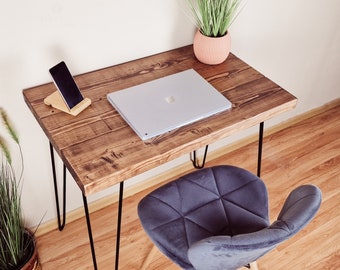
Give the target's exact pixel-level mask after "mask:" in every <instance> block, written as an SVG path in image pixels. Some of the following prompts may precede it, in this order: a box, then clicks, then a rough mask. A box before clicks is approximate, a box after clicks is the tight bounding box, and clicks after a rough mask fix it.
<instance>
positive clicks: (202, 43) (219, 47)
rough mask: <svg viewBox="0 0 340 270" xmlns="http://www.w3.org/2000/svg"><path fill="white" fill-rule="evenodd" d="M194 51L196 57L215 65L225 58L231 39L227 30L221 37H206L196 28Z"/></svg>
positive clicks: (205, 62)
mask: <svg viewBox="0 0 340 270" xmlns="http://www.w3.org/2000/svg"><path fill="white" fill-rule="evenodd" d="M193 45H194V53H195V56H196V58H197V59H198V60H199V61H200V62H202V63H204V64H209V65H217V64H220V63H222V62H223V61H224V60H226V59H227V57H228V55H229V52H230V48H231V40H230V34H229V32H228V33H227V34H226V35H225V36H223V37H207V36H205V35H203V34H202V33H201V32H200V31H199V30H197V32H196V34H195V37H194V43H193Z"/></svg>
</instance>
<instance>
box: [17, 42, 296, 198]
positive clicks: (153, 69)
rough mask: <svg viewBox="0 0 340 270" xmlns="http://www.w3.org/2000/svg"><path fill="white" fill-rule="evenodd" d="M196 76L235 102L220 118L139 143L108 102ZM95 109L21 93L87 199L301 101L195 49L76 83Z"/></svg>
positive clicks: (242, 66) (36, 92) (41, 91)
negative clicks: (65, 108)
mask: <svg viewBox="0 0 340 270" xmlns="http://www.w3.org/2000/svg"><path fill="white" fill-rule="evenodd" d="M190 68H193V69H195V70H196V71H197V72H198V73H199V74H200V75H201V76H203V77H204V78H205V79H206V80H207V81H208V82H209V83H211V84H212V85H213V86H214V87H215V88H216V89H217V90H219V91H220V92H221V93H222V94H223V95H224V96H225V97H226V98H228V99H229V100H230V101H231V102H232V108H231V109H229V110H227V111H224V112H222V113H219V114H217V115H214V116H211V117H208V118H206V119H203V120H200V121H198V122H195V123H193V124H190V125H187V126H184V127H181V128H178V129H176V130H173V131H171V132H168V133H166V134H163V135H160V136H157V137H154V138H152V139H149V140H147V141H142V140H141V139H140V138H139V137H138V136H137V134H135V133H134V131H133V130H132V129H131V128H130V127H129V125H128V124H127V123H126V122H125V121H124V120H123V119H122V118H121V116H120V115H119V114H118V112H117V111H116V110H115V109H114V108H113V107H112V106H111V104H110V103H109V102H108V101H107V99H106V94H108V93H110V92H113V91H117V90H121V89H124V88H127V87H131V86H134V85H137V84H141V83H144V82H147V81H151V80H154V79H157V78H161V77H164V76H167V75H170V74H173V73H176V72H180V71H184V70H187V69H190ZM75 80H76V83H77V85H78V87H79V88H80V90H81V92H82V93H83V95H84V96H85V97H88V98H90V99H91V100H92V104H91V105H90V107H88V108H87V109H85V110H84V111H83V112H81V113H80V114H79V115H77V116H71V115H68V114H66V113H64V112H61V111H58V110H57V109H54V108H52V107H49V106H47V105H45V104H44V98H45V97H46V96H48V95H50V94H51V93H53V92H54V91H56V88H55V86H54V84H53V83H52V82H51V83H48V84H44V85H40V86H36V87H32V88H29V89H25V90H24V91H23V95H24V99H25V102H26V103H27V105H28V107H29V108H30V110H31V112H32V113H33V115H34V117H35V118H36V120H37V121H38V123H39V124H40V126H41V128H42V129H43V131H44V132H45V134H46V136H47V137H48V139H49V141H50V142H51V143H52V145H53V147H54V149H55V150H56V151H57V152H58V154H59V155H60V157H61V159H62V160H63V162H64V164H65V165H66V167H67V168H68V170H69V171H70V173H71V174H72V176H73V177H74V179H75V181H76V182H77V184H78V186H79V187H80V189H81V190H82V192H83V193H84V195H86V196H87V195H90V194H93V193H96V192H98V191H101V190H104V189H106V188H108V187H110V186H112V185H115V184H117V183H119V182H121V181H124V180H127V179H129V178H131V177H132V176H135V175H138V174H140V173H142V172H145V171H147V170H150V169H152V168H154V167H157V166H159V165H160V164H163V163H165V162H168V161H170V160H172V159H175V158H177V157H179V156H182V155H184V154H188V153H190V152H192V151H194V150H195V149H199V148H201V147H203V146H205V145H207V144H211V143H213V142H215V141H218V140H220V139H222V138H224V137H227V136H229V135H231V134H233V133H235V132H239V131H241V130H243V129H246V128H248V127H251V126H254V125H257V124H259V123H261V122H264V121H266V120H268V119H270V118H272V117H274V116H276V115H279V114H281V113H283V112H285V111H288V110H291V109H293V108H294V107H295V106H296V103H297V99H296V97H294V96H293V95H291V94H290V93H289V92H287V91H286V90H284V89H282V88H281V87H280V86H278V85H277V84H275V83H274V82H272V81H271V80H270V79H268V78H266V77H265V76H264V75H262V74H261V73H259V72H258V71H256V70H255V69H254V68H252V67H251V66H249V65H248V64H246V63H245V62H243V61H242V60H240V59H239V58H237V57H236V56H235V55H233V54H230V55H229V56H228V59H227V60H226V61H225V62H224V63H222V64H220V65H215V66H213V65H205V64H202V63H200V62H199V61H197V60H196V58H195V56H194V55H193V50H192V46H191V45H189V46H185V47H182V48H178V49H174V50H171V51H167V52H164V53H160V54H156V55H153V56H149V57H145V58H142V59H138V60H134V61H131V62H127V63H123V64H119V65H115V66H111V67H107V68H104V69H101V70H97V71H92V72H89V73H85V74H81V75H78V76H75Z"/></svg>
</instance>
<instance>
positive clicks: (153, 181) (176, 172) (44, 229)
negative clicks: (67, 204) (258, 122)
mask: <svg viewBox="0 0 340 270" xmlns="http://www.w3.org/2000/svg"><path fill="white" fill-rule="evenodd" d="M339 105H340V98H338V99H335V100H333V101H331V102H329V103H326V104H324V105H322V106H320V107H318V108H315V109H313V110H310V111H308V112H305V113H303V114H301V115H298V116H295V117H293V118H291V119H288V120H287V121H285V122H282V123H280V124H278V125H275V126H273V127H270V128H266V130H265V134H264V136H268V135H271V134H273V133H276V132H279V131H280V130H283V129H285V128H287V127H290V126H292V125H294V124H296V123H298V122H301V121H303V120H306V119H308V118H311V117H313V116H315V115H318V114H320V113H322V112H324V111H326V110H329V109H331V108H334V107H336V106H339ZM257 140H258V135H257V134H254V135H251V136H248V137H246V138H244V139H241V140H238V141H236V142H233V143H231V144H229V145H227V146H224V147H221V148H219V149H217V150H215V151H212V152H210V153H209V155H208V157H207V162H208V161H211V160H214V159H216V158H218V157H221V156H222V155H225V154H228V153H230V152H232V151H235V150H237V149H239V148H241V147H243V146H246V145H248V144H250V143H252V142H255V141H257ZM189 170H192V164H191V163H190V162H186V163H185V164H182V165H179V166H176V167H174V168H172V169H170V170H168V171H166V172H164V173H161V174H159V175H156V176H154V177H151V178H149V179H147V180H145V181H143V182H140V183H137V184H135V185H133V186H131V187H128V188H126V189H125V190H124V198H127V197H130V196H132V195H134V194H136V193H138V192H140V191H142V190H145V189H148V188H151V187H156V186H157V185H161V184H162V182H164V181H165V180H164V179H167V180H169V179H175V178H177V177H179V176H180V175H183V174H184V173H186V172H188V171H189ZM117 201H118V196H117V194H116V193H115V194H112V195H109V196H106V197H104V198H101V199H99V200H97V201H95V202H92V203H90V205H89V211H90V213H93V212H95V211H98V210H100V209H102V208H105V207H107V206H108V205H112V204H114V203H116V202H117ZM82 217H84V209H83V208H82V207H80V208H78V209H75V210H73V211H70V212H68V213H67V214H66V220H67V222H72V221H75V220H77V219H79V218H82ZM33 230H34V229H33ZM53 230H57V218H55V219H54V220H51V221H48V222H46V223H43V224H41V225H40V226H39V228H38V229H37V231H36V236H40V235H43V234H46V233H48V232H50V231H53Z"/></svg>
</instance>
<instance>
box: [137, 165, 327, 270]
mask: <svg viewBox="0 0 340 270" xmlns="http://www.w3.org/2000/svg"><path fill="white" fill-rule="evenodd" d="M303 189H304V190H305V189H308V192H307V193H308V194H309V193H311V194H314V195H315V196H316V197H315V196H314V195H313V196H314V197H315V198H317V199H316V200H315V198H314V197H313V198H312V202H310V203H311V204H312V206H311V207H310V208H308V207H307V204H306V202H304V201H303V202H301V203H302V206H301V203H300V204H299V203H298V206H296V204H295V203H296V200H297V201H300V199H301V198H300V196H301V190H299V191H297V193H299V194H300V196H298V197H296V196H295V197H294V195H292V196H291V197H294V198H292V199H290V200H289V202H287V201H286V205H285V206H284V208H283V210H282V211H283V212H281V214H280V216H281V217H284V218H287V222H286V221H284V220H282V221H281V220H279V219H278V221H276V222H275V223H274V224H272V225H271V226H270V224H269V218H268V196H267V189H266V187H265V185H264V183H263V181H262V180H261V179H260V178H258V177H257V176H256V175H254V174H252V173H250V172H248V171H246V170H244V169H241V168H238V167H233V166H216V167H211V168H205V169H201V170H197V171H194V172H192V173H189V174H187V175H185V176H183V177H181V178H179V179H177V180H175V181H172V182H170V183H168V184H166V185H164V186H162V187H160V188H158V189H156V190H155V191H153V192H151V193H150V194H148V195H147V196H146V197H145V198H143V199H142V200H141V202H140V203H139V205H138V214H139V218H140V220H141V223H142V225H143V228H144V230H145V231H146V233H147V234H148V236H149V237H150V238H151V240H152V241H153V242H154V244H155V245H156V246H157V247H158V248H159V249H160V250H161V251H162V252H163V253H164V254H165V255H166V256H167V257H169V258H170V259H171V260H172V261H173V262H175V263H177V264H178V265H179V266H181V267H182V268H184V269H204V270H210V269H211V270H218V269H237V268H238V267H241V266H243V265H246V264H248V263H251V262H253V261H255V260H256V259H257V258H258V257H260V256H262V255H263V254H265V253H267V252H268V251H269V250H271V249H272V248H274V247H275V246H276V245H277V244H278V243H279V242H281V241H283V240H285V239H287V238H288V237H290V236H291V235H293V234H294V233H296V232H297V231H298V230H300V229H301V228H302V227H303V226H304V225H305V224H306V223H307V222H309V221H310V220H311V218H312V217H313V216H314V214H315V213H316V211H317V209H318V208H319V205H320V203H321V193H320V191H319V190H318V188H316V187H314V186H304V188H303ZM304 192H305V191H304ZM299 194H298V195H299ZM304 196H305V195H303V194H302V197H304ZM291 204H292V205H294V206H293V210H291V209H292V208H291ZM303 208H308V211H307V212H308V213H307V214H305V211H303V212H302V213H298V212H299V211H302V210H301V209H303ZM297 211H298V212H297ZM296 215H298V216H299V217H300V216H301V215H302V217H301V218H300V220H298V222H297V223H295V221H296ZM280 216H279V217H280ZM289 222H291V224H290V223H289Z"/></svg>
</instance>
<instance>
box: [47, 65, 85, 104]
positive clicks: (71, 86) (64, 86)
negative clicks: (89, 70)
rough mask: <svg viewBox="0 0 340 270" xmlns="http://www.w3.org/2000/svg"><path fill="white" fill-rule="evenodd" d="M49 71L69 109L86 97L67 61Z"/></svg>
mask: <svg viewBox="0 0 340 270" xmlns="http://www.w3.org/2000/svg"><path fill="white" fill-rule="evenodd" d="M49 71H50V74H51V75H52V78H53V81H54V83H55V85H56V86H57V88H58V90H59V92H60V93H61V95H62V97H63V99H64V101H65V103H66V105H67V107H68V108H69V109H72V108H73V107H74V106H76V105H77V104H78V103H79V102H81V101H82V100H83V99H84V97H83V96H82V94H81V93H80V91H79V88H78V86H77V84H76V82H75V81H74V79H73V77H72V75H71V73H70V71H69V70H68V68H67V66H66V64H65V62H63V61H62V62H60V63H59V64H57V65H55V66H54V67H52V68H50V70H49Z"/></svg>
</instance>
